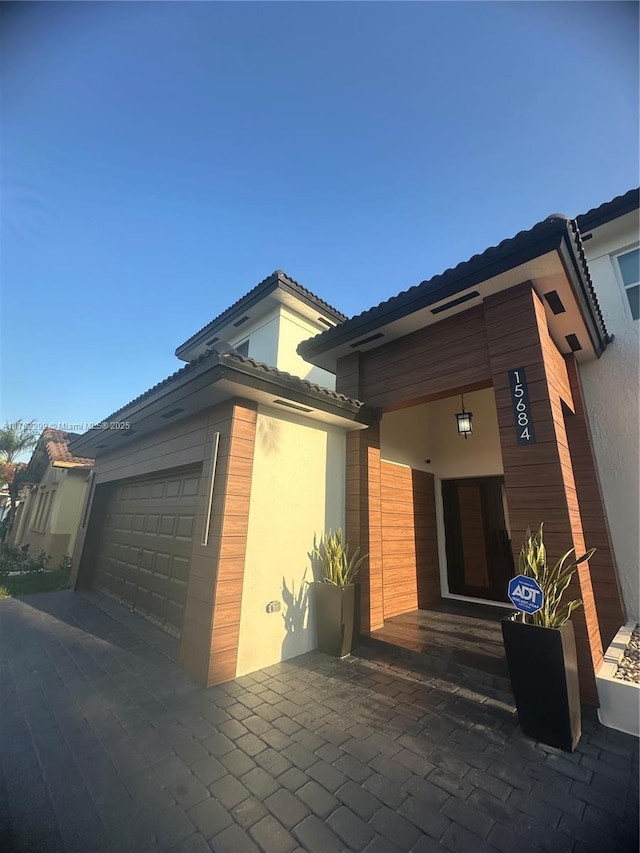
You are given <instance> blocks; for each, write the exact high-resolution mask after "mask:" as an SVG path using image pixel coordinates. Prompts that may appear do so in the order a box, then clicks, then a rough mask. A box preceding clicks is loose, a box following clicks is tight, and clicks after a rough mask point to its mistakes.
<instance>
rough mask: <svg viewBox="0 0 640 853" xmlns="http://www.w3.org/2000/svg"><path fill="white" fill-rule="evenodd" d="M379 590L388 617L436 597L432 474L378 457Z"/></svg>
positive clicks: (429, 602) (437, 568)
mask: <svg viewBox="0 0 640 853" xmlns="http://www.w3.org/2000/svg"><path fill="white" fill-rule="evenodd" d="M380 472H381V477H380V484H381V485H380V491H381V506H382V510H381V525H382V527H381V538H382V576H383V584H382V596H383V613H384V618H385V619H389V618H391V617H392V616H397V615H399V614H401V613H407V612H409V611H411V610H416V609H419V608H421V607H428V606H429V605H430V604H433V603H435V602H436V601H438V600H439V599H440V574H439V567H438V545H437V533H436V515H435V490H434V478H433V475H432V474H430V473H427V472H425V471H415V470H412V469H411V468H405V467H403V466H400V465H393V464H392V463H390V462H382V463H381V469H380Z"/></svg>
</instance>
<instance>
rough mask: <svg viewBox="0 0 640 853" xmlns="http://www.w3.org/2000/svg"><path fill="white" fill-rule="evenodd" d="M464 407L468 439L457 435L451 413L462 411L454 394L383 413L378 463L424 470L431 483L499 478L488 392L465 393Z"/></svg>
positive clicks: (495, 429) (497, 446) (496, 437)
mask: <svg viewBox="0 0 640 853" xmlns="http://www.w3.org/2000/svg"><path fill="white" fill-rule="evenodd" d="M464 407H465V409H466V411H468V412H472V413H473V435H472V436H470V437H469V438H467V439H465V438H463V437H462V436H460V435H458V431H457V424H456V418H455V415H456V412H460V411H462V408H461V404H460V397H459V396H458V395H456V396H455V397H446V398H445V399H443V400H437V401H435V402H433V403H424V404H423V405H421V406H413V407H411V408H409V409H400V410H399V411H397V412H387V413H385V414H384V415H383V417H382V421H381V424H380V439H381V448H380V453H381V456H382V459H384V460H386V461H387V462H396V463H399V464H402V465H408V466H410V467H411V468H418V469H419V470H421V471H430V472H431V473H432V474H433V475H434V477H435V478H436V480H446V479H451V478H455V477H480V476H489V475H496V476H497V475H500V474H502V473H503V467H502V451H501V449H500V436H499V433H498V414H497V410H496V402H495V395H494V393H493V388H484V389H482V390H481V391H473V392H471V393H469V394H465V395H464ZM427 459H430V460H431V462H430V463H427V462H426V461H425V460H427Z"/></svg>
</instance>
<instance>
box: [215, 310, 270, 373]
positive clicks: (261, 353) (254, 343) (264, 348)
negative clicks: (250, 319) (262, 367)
mask: <svg viewBox="0 0 640 853" xmlns="http://www.w3.org/2000/svg"><path fill="white" fill-rule="evenodd" d="M279 329H280V312H279V310H278V309H277V308H276V309H274V310H273V311H270V312H269V313H268V314H265V315H264V316H262V317H260V319H259V320H258V321H257V322H255V323H246V324H245V325H243V326H241V327H240V328H239V329H238V331H237V334H236V335H235V337H233V338H231V339H230V340H229V341H227V343H229V344H231V346H237V345H238V344H241V343H242V342H243V341H245V340H246V339H247V338H249V356H250V357H251V358H253V359H255V360H256V361H261V362H263V363H264V364H271V365H273V366H274V367H277V366H278V365H277V364H276V360H277V358H278V335H279Z"/></svg>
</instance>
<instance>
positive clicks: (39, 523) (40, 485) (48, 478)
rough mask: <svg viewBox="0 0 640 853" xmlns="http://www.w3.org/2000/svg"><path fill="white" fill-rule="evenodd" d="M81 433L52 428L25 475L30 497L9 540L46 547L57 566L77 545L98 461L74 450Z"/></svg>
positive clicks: (45, 433) (42, 438) (43, 435)
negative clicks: (73, 445) (74, 440)
mask: <svg viewBox="0 0 640 853" xmlns="http://www.w3.org/2000/svg"><path fill="white" fill-rule="evenodd" d="M77 437H78V436H77V435H76V434H75V433H71V432H65V431H64V430H59V429H53V428H52V427H46V428H45V429H44V430H43V431H42V433H41V435H40V438H39V439H38V443H37V444H36V447H35V448H34V451H33V453H32V455H31V459H30V460H29V463H28V465H27V466H26V468H25V471H24V473H23V474H22V480H23V482H25V484H27V485H25V491H26V493H27V494H26V497H25V499H24V500H23V501H21V503H20V505H19V507H18V512H17V513H16V518H15V520H14V523H13V529H12V531H11V533H10V537H9V541H10V542H12V543H13V544H14V545H17V546H19V547H24V546H25V545H27V546H29V549H30V550H31V551H34V552H38V551H44V552H45V554H48V555H49V556H50V557H51V566H52V567H57V566H58V565H59V564H60V561H61V560H62V558H64V557H68V556H71V554H73V550H74V548H75V544H76V537H77V534H78V529H79V526H80V518H81V515H82V510H83V507H84V504H85V499H86V494H87V486H88V481H89V479H90V474H91V470H92V468H93V459H90V458H85V457H80V456H77V455H74V454H72V453H71V452H70V451H69V443H70V441H71V440H72V439H74V438H77Z"/></svg>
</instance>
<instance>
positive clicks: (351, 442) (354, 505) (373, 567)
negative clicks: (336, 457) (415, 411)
mask: <svg viewBox="0 0 640 853" xmlns="http://www.w3.org/2000/svg"><path fill="white" fill-rule="evenodd" d="M354 469H355V470H357V471H359V476H358V477H357V478H355V477H353V476H349V477H348V479H347V483H346V537H347V541H348V542H349V543H350V544H351V545H353V546H354V547H355V546H359V547H360V550H361V553H362V554H364V555H366V556H365V559H364V561H363V563H362V566H361V568H360V572H359V576H358V577H359V593H360V609H359V613H358V625H357V626H356V630H357V631H358V632H364V633H369V632H370V631H373V630H376V629H377V628H381V627H382V625H383V624H384V617H383V610H382V544H381V538H380V537H381V526H380V429H379V424H374V425H373V426H371V427H369V428H368V429H366V430H361V431H360V430H359V431H354V432H350V433H347V470H350V471H351V472H353V470H354Z"/></svg>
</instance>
